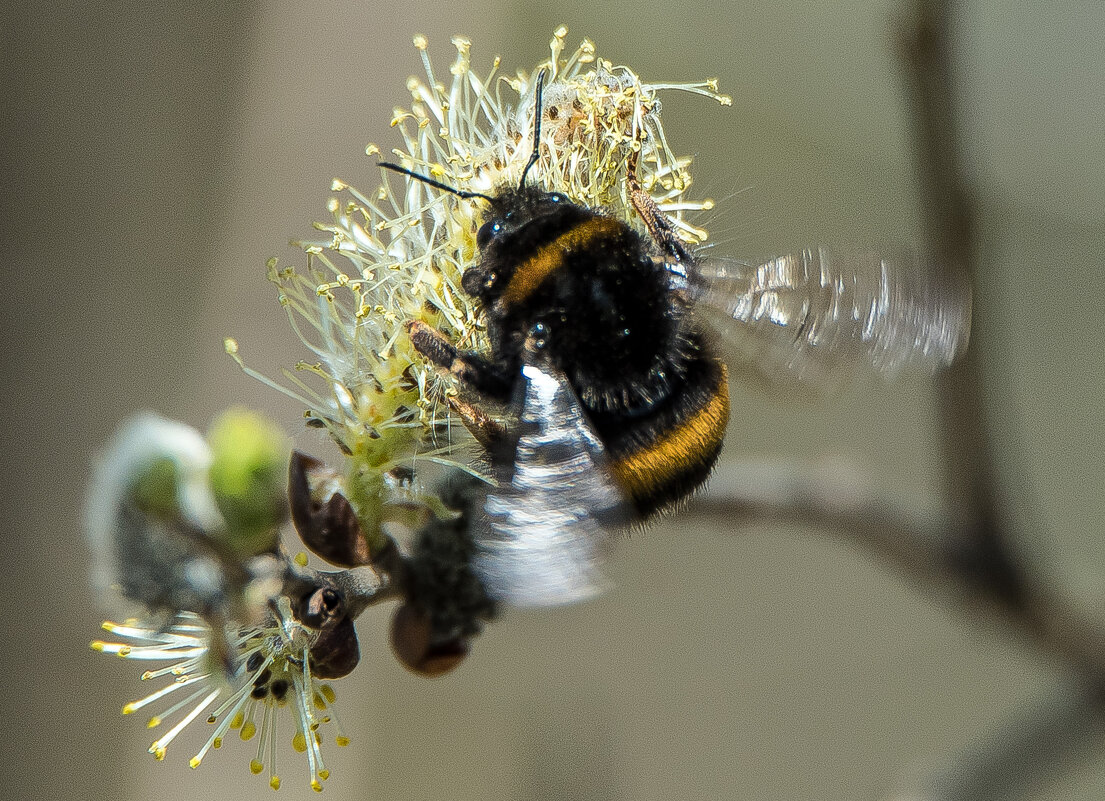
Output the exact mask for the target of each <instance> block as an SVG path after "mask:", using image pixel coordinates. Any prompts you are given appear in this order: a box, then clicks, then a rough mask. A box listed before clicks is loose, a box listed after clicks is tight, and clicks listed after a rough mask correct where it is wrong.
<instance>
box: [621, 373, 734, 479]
mask: <svg viewBox="0 0 1105 801" xmlns="http://www.w3.org/2000/svg"><path fill="white" fill-rule="evenodd" d="M720 366H721V376H720V380H719V382H718V385H717V389H716V390H715V392H714V394H713V395H712V396H711V397H710V399H709V400H708V401H707V402H706V403H705V404H704V405H703V406H702V408H700V409H698V411H696V412H694V413H693V414H691V415H690V416H689V417H688V418H687V419H686V420H684V421H683V422H681V423H679V425H677V426H675V427H674V428H672V429H671V430H670V431H668V432H667V433H665V434H663V435H662V436H660V437H659V438H657V440H656V441H655V442H654V443H652V444H651V445H649V446H648V447H646V448H643V449H642V450H639V451H635V452H634V453H630V454H627V455H626V456H625V457H623V458H620V459H616V460H614V461H613V463H612V464H611V469H612V470H613V471H614V475H615V476H616V477H617V479H618V482H619V483H620V484H621V485H622V487H624V488H625V490H626V491H627V492H628V493H629V495H630V497H633V498H644V497H647V496H649V495H651V494H652V493H653V492H654V491H655V490H656V489H657V488H659V487H663V486H666V485H667V484H669V483H670V482H672V481H674V480H675V479H677V478H678V477H679V476H680V474H682V473H686V472H689V471H688V470H687V467H688V466H689V465H701V464H702V462H704V461H706V460H707V459H710V458H711V457H712V456H713V454H714V453H716V451H717V449H718V448H719V447H721V441H722V440H723V439H724V437H725V426H726V424H727V423H728V422H729V377H728V371H727V370H726V369H725V367H724V365H720Z"/></svg>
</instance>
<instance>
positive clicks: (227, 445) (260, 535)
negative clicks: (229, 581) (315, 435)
mask: <svg viewBox="0 0 1105 801" xmlns="http://www.w3.org/2000/svg"><path fill="white" fill-rule="evenodd" d="M207 441H208V443H209V444H210V446H211V454H212V461H211V470H210V473H209V476H210V482H211V491H212V493H213V494H214V496H215V504H216V505H217V506H218V508H219V512H220V513H221V514H222V516H223V519H224V520H225V521H226V530H225V531H223V532H220V534H219V539H221V540H223V542H224V544H225V545H227V546H229V547H230V548H231V549H232V550H233V551H234V552H235V553H236V554H237V555H239V556H242V557H244V556H252V555H254V554H260V553H264V552H266V551H271V550H273V549H274V548H275V547H276V544H277V538H278V529H279V528H280V526H281V524H282V523H283V522H284V520H285V519H286V518H287V515H288V500H287V465H288V452H289V450H290V446H289V443H288V439H287V437H286V436H285V435H284V432H283V431H281V430H280V428H279V427H278V426H277V425H276V424H275V423H273V422H272V421H270V420H268V419H266V418H264V417H262V416H260V415H259V414H256V413H254V412H251V411H249V410H247V409H242V408H234V409H229V410H227V411H226V412H224V413H223V414H222V415H221V416H220V417H219V418H218V419H217V420H216V421H215V422H214V424H213V425H212V426H211V430H210V432H209V433H208V435H207Z"/></svg>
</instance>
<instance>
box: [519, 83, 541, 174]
mask: <svg viewBox="0 0 1105 801" xmlns="http://www.w3.org/2000/svg"><path fill="white" fill-rule="evenodd" d="M547 74H548V70H546V69H543V68H542V70H541V72H539V73H537V97H535V98H534V100H533V152H532V153H530V154H529V161H527V162H526V168H525V169H524V170H522V180H520V181H519V182H518V188H519V189H521V188H522V187H523V186H525V185H526V176H527V175H529V168H530V167H532V166H533V165H534V164H536V163H537V159H538V157H539V156H540V154H541V96H542V95H543V94H544V89H545V75H547Z"/></svg>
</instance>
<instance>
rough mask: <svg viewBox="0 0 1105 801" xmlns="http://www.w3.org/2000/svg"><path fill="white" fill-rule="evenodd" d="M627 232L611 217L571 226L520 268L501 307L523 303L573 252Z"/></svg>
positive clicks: (517, 269) (592, 219)
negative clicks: (604, 238) (605, 238)
mask: <svg viewBox="0 0 1105 801" xmlns="http://www.w3.org/2000/svg"><path fill="white" fill-rule="evenodd" d="M624 231H625V225H624V224H623V223H621V222H618V221H617V220H615V219H612V218H610V217H593V218H591V219H590V220H587V221H586V222H582V223H580V224H579V225H574V226H572V227H571V228H570V229H568V230H567V231H565V232H564V233H562V234H561V235H560V236H558V237H557V238H556V239H554V240H553V241H552V242H549V243H548V244H546V245H542V246H541V247H540V248H539V249H538V250H537V252H536V253H535V254H534V255H532V256H530V257H529V258H528V259H526V260H525V261H523V262H522V263H521V264H519V265H518V267H517V268H516V269H515V270H514V275H512V276H511V278H510V282H509V283H508V284H507V285H506V289H504V290H503V294H502V296H501V302H502V304H503V305H504V307H506V308H508V309H509V308H510V307H511V306H516V305H517V304H519V303H523V302H524V301H525V300H526V299H527V298H528V297H530V295H532V294H533V293H534V292H536V291H537V288H538V287H539V286H541V284H543V283H544V282H545V279H547V278H548V277H549V276H550V275H552V274H553V273H554V272H556V271H557V270H558V269H560V267H561V266H562V265H563V264H564V257H565V256H566V255H568V254H569V253H571V252H572V251H573V250H586V249H588V248H590V247H592V246H593V245H594V243H595V242H597V241H598V240H601V239H602V238H603V237H608V236H620V235H622V234H623V233H624Z"/></svg>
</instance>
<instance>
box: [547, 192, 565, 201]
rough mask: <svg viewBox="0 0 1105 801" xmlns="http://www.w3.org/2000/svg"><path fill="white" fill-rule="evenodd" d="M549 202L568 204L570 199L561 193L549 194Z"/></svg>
mask: <svg viewBox="0 0 1105 801" xmlns="http://www.w3.org/2000/svg"><path fill="white" fill-rule="evenodd" d="M549 202H550V203H567V202H568V198H567V196H565V195H562V194H560V193H559V192H549Z"/></svg>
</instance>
